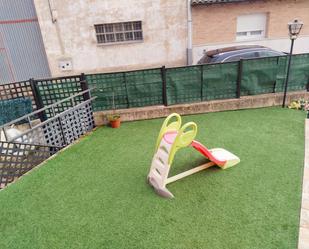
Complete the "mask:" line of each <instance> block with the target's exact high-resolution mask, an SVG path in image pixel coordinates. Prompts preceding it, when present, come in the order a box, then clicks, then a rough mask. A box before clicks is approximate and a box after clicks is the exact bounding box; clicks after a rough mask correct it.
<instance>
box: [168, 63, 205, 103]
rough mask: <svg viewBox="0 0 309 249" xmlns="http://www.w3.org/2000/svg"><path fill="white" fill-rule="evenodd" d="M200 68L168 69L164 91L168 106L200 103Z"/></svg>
mask: <svg viewBox="0 0 309 249" xmlns="http://www.w3.org/2000/svg"><path fill="white" fill-rule="evenodd" d="M201 79H202V74H201V66H194V67H181V68H169V69H167V71H166V88H167V89H166V91H167V102H168V104H169V105H174V104H180V103H190V102H197V101H201V89H202V88H201V84H202V82H201Z"/></svg>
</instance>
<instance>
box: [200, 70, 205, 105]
mask: <svg viewBox="0 0 309 249" xmlns="http://www.w3.org/2000/svg"><path fill="white" fill-rule="evenodd" d="M200 68H201V101H203V85H204V84H203V80H204V70H203V69H204V67H203V65H201V66H200Z"/></svg>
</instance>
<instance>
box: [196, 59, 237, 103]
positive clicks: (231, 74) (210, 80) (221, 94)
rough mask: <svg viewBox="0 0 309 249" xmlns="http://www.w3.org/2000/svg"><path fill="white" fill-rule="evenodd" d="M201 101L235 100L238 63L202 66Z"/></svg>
mask: <svg viewBox="0 0 309 249" xmlns="http://www.w3.org/2000/svg"><path fill="white" fill-rule="evenodd" d="M202 69H203V90H202V100H203V101H205V100H213V99H230V98H236V91H237V79H238V62H233V63H224V64H213V65H203V68H202Z"/></svg>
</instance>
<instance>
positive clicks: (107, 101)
mask: <svg viewBox="0 0 309 249" xmlns="http://www.w3.org/2000/svg"><path fill="white" fill-rule="evenodd" d="M286 68H287V56H280V57H267V58H258V59H249V60H242V61H240V62H228V63H218V64H205V65H196V66H187V67H177V68H167V69H165V67H163V68H161V69H148V70H139V71H132V72H120V73H105V74H92V75H86V79H87V82H88V84H89V86H91V87H95V88H96V89H95V90H94V91H93V95H95V96H97V97H98V98H97V99H96V101H95V103H94V109H95V110H109V109H113V108H115V109H120V108H131V107H142V106H150V105H163V104H165V105H175V104H182V103H192V102H199V101H207V100H215V99H228V98H236V97H240V96H246V95H256V94H264V93H274V92H282V91H283V89H284V83H285V79H286ZM308 82H309V54H301V55H294V56H293V57H292V64H291V74H290V81H289V87H288V90H289V91H297V90H304V89H306V87H307V84H308ZM165 99H166V101H165ZM113 103H114V104H113Z"/></svg>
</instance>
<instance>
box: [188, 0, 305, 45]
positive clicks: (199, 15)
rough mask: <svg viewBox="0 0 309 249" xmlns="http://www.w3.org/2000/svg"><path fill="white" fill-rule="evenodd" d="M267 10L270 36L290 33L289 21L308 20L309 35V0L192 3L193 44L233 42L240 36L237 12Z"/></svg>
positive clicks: (280, 36)
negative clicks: (296, 19) (237, 27)
mask: <svg viewBox="0 0 309 249" xmlns="http://www.w3.org/2000/svg"><path fill="white" fill-rule="evenodd" d="M251 13H252V14H253V13H267V14H268V24H267V34H266V37H267V38H282V37H288V30H287V23H288V22H289V21H291V20H293V19H294V18H299V19H301V20H302V21H303V22H304V26H303V29H302V31H301V34H302V35H309V0H259V1H258V0H253V1H248V2H244V3H227V4H213V5H194V6H192V18H193V44H194V45H202V44H207V43H231V42H234V41H235V40H236V26H237V16H239V15H244V14H251Z"/></svg>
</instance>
